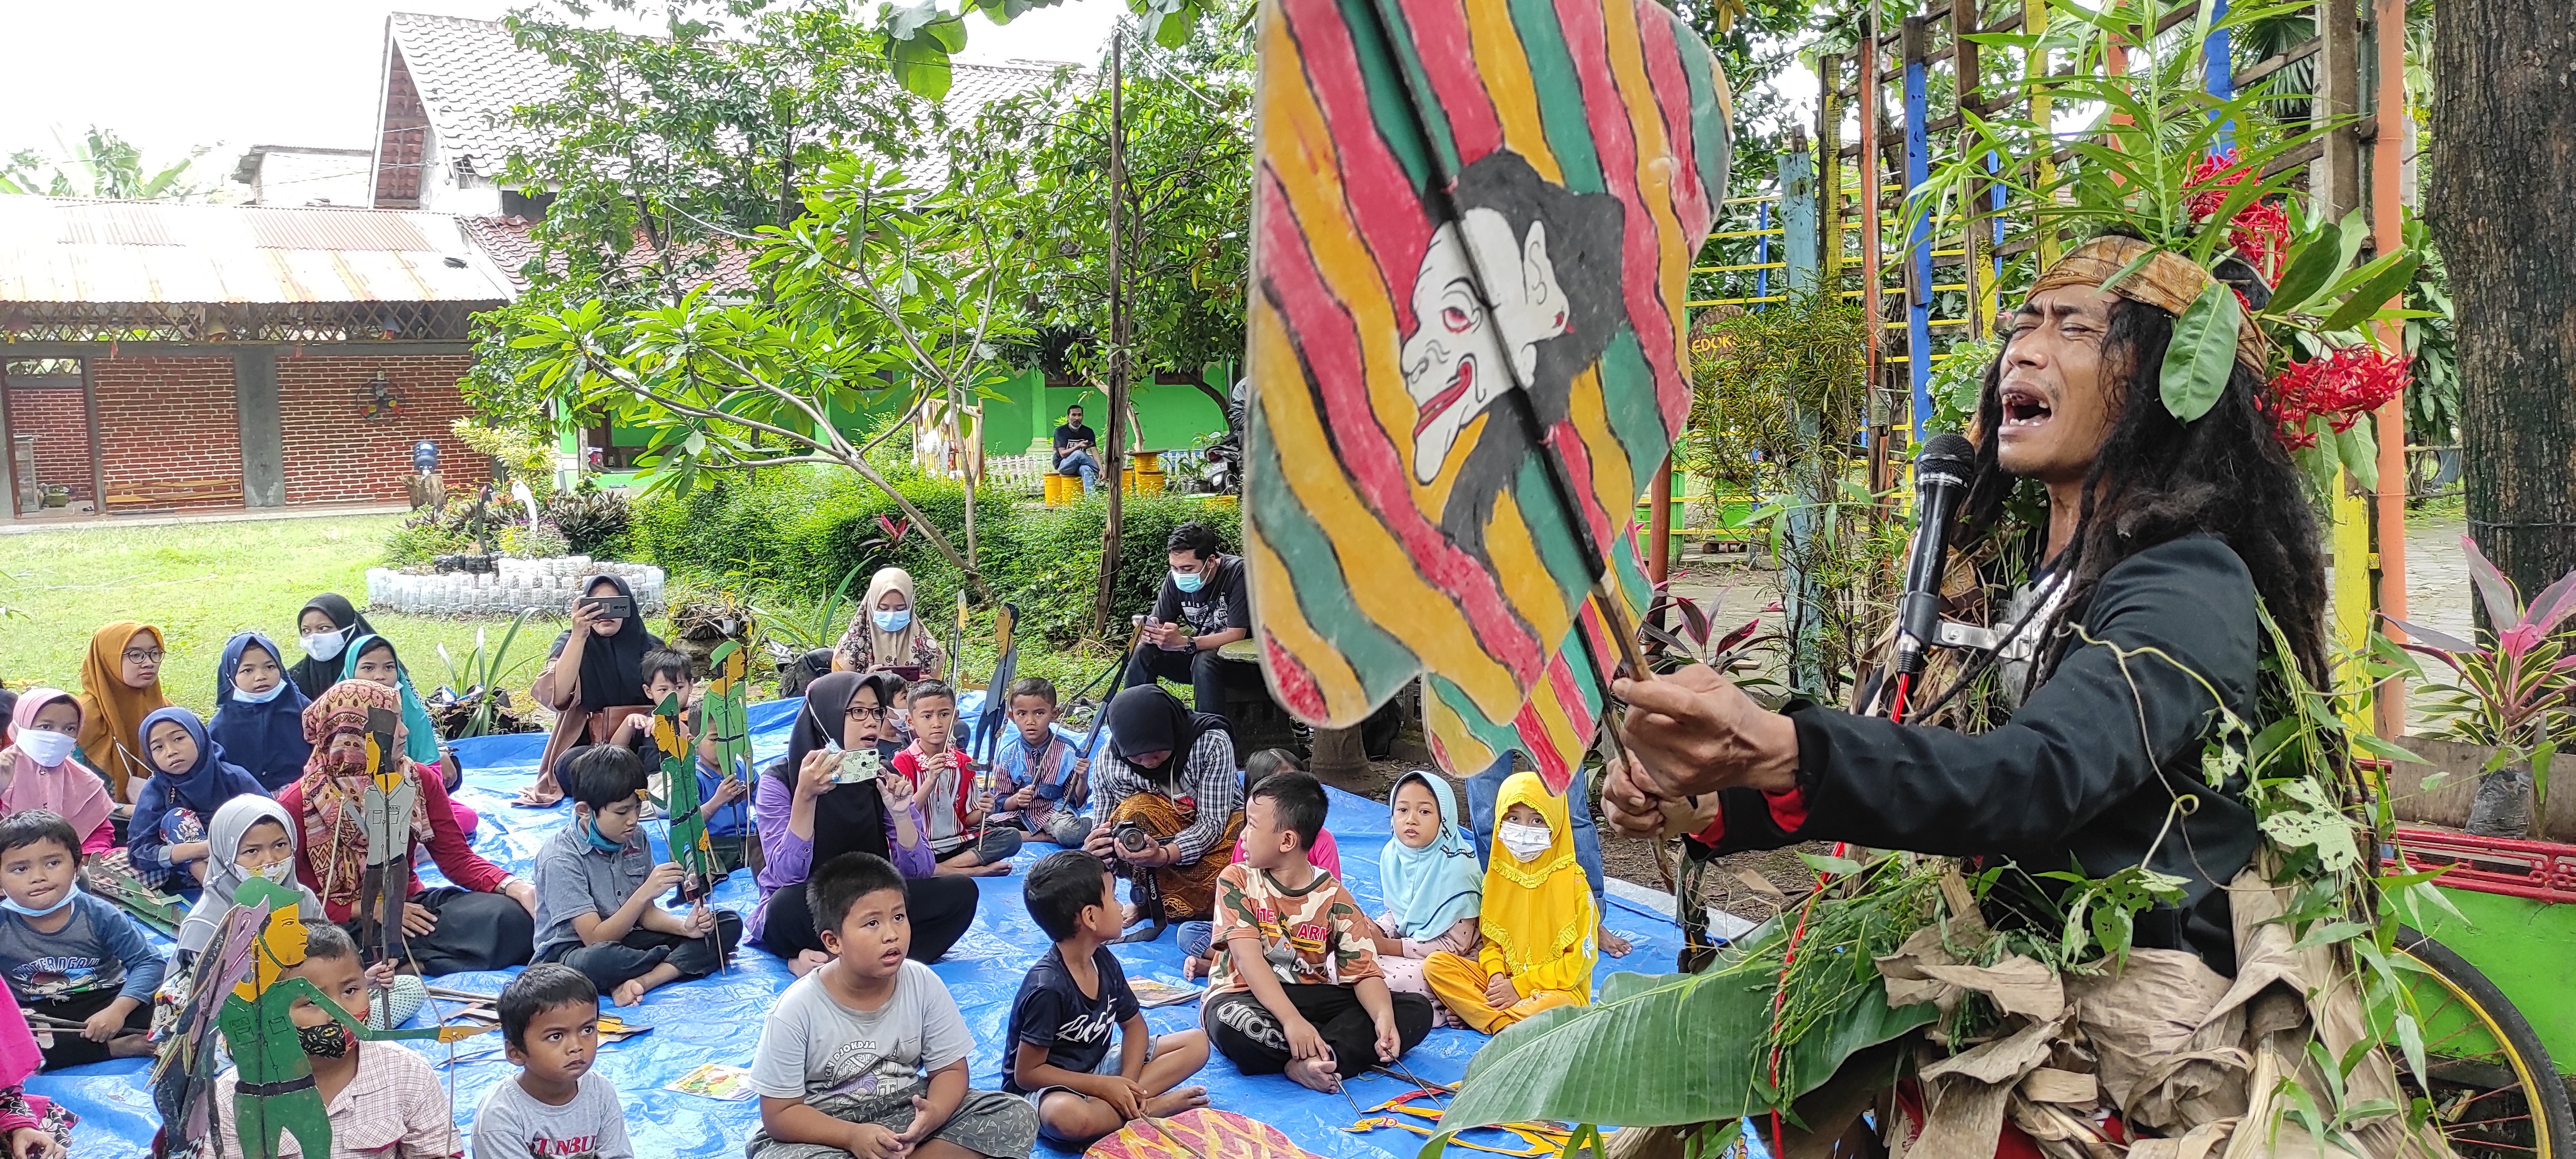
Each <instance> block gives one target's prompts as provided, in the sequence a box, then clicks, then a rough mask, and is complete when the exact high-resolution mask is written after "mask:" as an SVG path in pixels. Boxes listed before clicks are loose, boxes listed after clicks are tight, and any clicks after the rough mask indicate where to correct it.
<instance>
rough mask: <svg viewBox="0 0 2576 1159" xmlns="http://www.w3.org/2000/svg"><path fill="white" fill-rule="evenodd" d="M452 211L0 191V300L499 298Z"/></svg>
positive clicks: (504, 290)
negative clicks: (189, 202) (121, 198)
mask: <svg viewBox="0 0 2576 1159" xmlns="http://www.w3.org/2000/svg"><path fill="white" fill-rule="evenodd" d="M511 296H512V293H511V286H510V282H509V279H508V278H507V277H505V276H504V275H503V274H502V272H501V270H500V269H499V268H498V267H496V266H494V265H493V264H492V261H491V259H489V258H487V257H485V256H484V254H483V252H482V250H481V249H479V248H478V247H476V246H475V245H474V244H473V242H472V241H470V240H469V239H468V238H467V237H466V235H465V231H464V230H463V228H462V227H460V226H459V225H458V223H457V221H456V219H455V218H453V217H450V216H448V215H446V214H439V213H412V212H404V211H398V210H380V209H341V208H333V207H314V208H306V209H289V208H281V207H276V206H241V205H168V204H162V203H159V202H148V201H126V202H104V201H72V200H65V199H59V198H51V197H0V302H162V303H213V302H236V303H285V302H502V301H507V300H509V299H510V297H511Z"/></svg>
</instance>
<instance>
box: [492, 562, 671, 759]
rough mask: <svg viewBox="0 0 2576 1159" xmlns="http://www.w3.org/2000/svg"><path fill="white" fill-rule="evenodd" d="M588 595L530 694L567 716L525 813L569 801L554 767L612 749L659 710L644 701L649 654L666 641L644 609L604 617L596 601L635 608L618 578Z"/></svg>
mask: <svg viewBox="0 0 2576 1159" xmlns="http://www.w3.org/2000/svg"><path fill="white" fill-rule="evenodd" d="M581 590H582V594H581V595H578V596H575V597H573V601H572V606H571V607H570V608H569V609H567V610H568V611H569V612H570V613H571V614H572V627H570V628H567V629H565V630H564V632H563V634H562V635H560V636H557V637H555V646H554V650H553V651H552V652H549V653H547V655H546V667H545V670H544V671H542V672H539V673H537V679H536V684H535V686H534V687H532V688H531V689H529V691H530V692H531V693H532V694H534V695H535V696H536V698H537V703H539V704H543V705H545V706H546V707H548V708H551V709H553V710H555V711H556V712H558V713H561V714H562V715H561V716H558V717H556V718H555V731H554V735H552V736H549V737H547V738H546V751H545V753H544V755H543V756H541V757H539V758H538V760H537V779H536V783H534V784H531V785H529V786H528V787H527V788H526V789H523V790H521V791H520V793H519V799H518V800H517V801H515V802H512V803H513V804H516V805H520V806H523V807H526V808H545V807H547V806H550V805H553V804H554V803H555V802H557V801H561V800H563V788H562V787H561V786H560V785H558V784H557V783H556V782H555V765H556V763H557V762H559V761H561V760H562V759H563V756H564V754H565V753H566V752H569V751H571V750H572V749H574V748H576V747H579V746H581V745H586V744H606V743H608V741H609V739H610V738H611V737H613V736H615V735H616V733H617V725H618V722H619V721H622V720H624V719H625V718H626V717H628V716H632V715H635V714H636V713H638V712H646V713H649V712H651V711H652V702H651V701H648V700H646V699H645V698H644V654H645V653H647V652H653V651H658V650H660V649H661V648H662V641H661V639H660V638H659V637H657V636H655V635H653V634H652V633H651V632H647V631H645V630H644V620H643V617H642V615H641V614H640V613H641V609H640V608H639V609H635V610H636V611H637V612H638V613H639V614H637V615H631V616H608V615H604V614H602V613H603V612H604V611H605V610H606V609H603V608H601V607H599V606H598V605H596V604H593V603H590V602H589V601H591V600H595V599H599V598H602V597H608V596H622V597H624V598H625V600H626V602H627V606H628V607H629V608H634V604H635V590H634V589H633V588H630V587H627V586H626V581H625V580H623V579H619V578H618V577H616V576H613V575H601V576H593V577H591V579H590V582H588V583H586V584H583V585H582V589H581Z"/></svg>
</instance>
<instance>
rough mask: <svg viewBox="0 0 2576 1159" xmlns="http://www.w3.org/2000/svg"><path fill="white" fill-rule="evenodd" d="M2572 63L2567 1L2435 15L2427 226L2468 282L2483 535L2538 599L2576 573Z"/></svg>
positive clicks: (2465, 311)
mask: <svg viewBox="0 0 2576 1159" xmlns="http://www.w3.org/2000/svg"><path fill="white" fill-rule="evenodd" d="M2571 57H2576V22H2571V21H2569V20H2568V19H2567V11H2566V8H2565V5H2564V0H2447V2H2446V3H2443V4H2439V5H2436V6H2435V7H2434V10H2433V78H2434V100H2433V157H2432V167H2431V168H2432V176H2433V189H2432V196H2431V198H2430V199H2429V202H2428V204H2427V207H2426V214H2425V216H2426V219H2427V223H2428V224H2429V225H2430V226H2431V228H2432V233H2433V240H2434V242H2435V243H2436V244H2437V245H2439V246H2440V247H2441V251H2442V258H2443V261H2444V262H2445V263H2446V264H2447V265H2448V266H2449V267H2450V268H2451V269H2452V270H2454V271H2457V275H2458V276H2456V277H2454V278H2453V279H2452V282H2451V300H2452V302H2453V303H2454V304H2455V306H2456V313H2457V315H2458V338H2459V352H2460V404H2461V405H2460V443H2461V459H2462V460H2463V461H2464V462H2465V463H2466V464H2467V470H2466V476H2467V485H2468V507H2469V533H2470V534H2471V535H2473V536H2475V537H2476V538H2477V541H2478V545H2479V547H2481V548H2482V549H2484V550H2485V552H2486V554H2487V557H2488V558H2489V559H2492V560H2494V561H2495V564H2496V566H2497V567H2499V568H2502V569H2503V570H2504V573H2505V574H2506V575H2507V576H2510V577H2512V579H2513V581H2514V583H2515V584H2516V585H2518V586H2519V587H2521V589H2522V590H2523V592H2524V593H2526V594H2531V593H2537V592H2538V591H2540V589H2541V588H2542V587H2544V586H2546V585H2547V584H2549V583H2551V582H2552V581H2554V580H2556V579H2557V578H2558V577H2560V576H2562V575H2565V574H2567V573H2568V571H2570V570H2571V569H2576V487H2571V486H2570V485H2569V480H2571V479H2576V202H2571V201H2570V200H2569V199H2568V196H2567V191H2568V190H2569V189H2570V188H2576V148H2571V147H2570V146H2569V144H2568V141H2569V138H2568V136H2567V128H2566V127H2567V125H2569V124H2570V123H2571V122H2576V84H2570V83H2569V81H2568V74H2567V66H2566V62H2567V61H2568V60H2569V59H2570V58H2571ZM2480 618H2481V619H2483V618H2484V614H2483V612H2481V613H2480Z"/></svg>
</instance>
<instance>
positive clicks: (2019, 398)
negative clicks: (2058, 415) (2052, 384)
mask: <svg viewBox="0 0 2576 1159" xmlns="http://www.w3.org/2000/svg"><path fill="white" fill-rule="evenodd" d="M1996 397H1997V399H1998V401H2000V402H2001V403H2002V404H2003V408H2004V422H2003V425H2004V426H2005V427H2007V428H2010V427H2035V426H2038V425H2040V424H2042V423H2045V422H2047V421H2048V416H2049V413H2050V411H2049V406H2048V400H2047V399H2046V398H2043V397H2041V396H2040V393H2039V392H2038V391H2035V390H2032V389H2031V388H2029V387H2026V386H2007V387H2004V388H2003V389H2002V390H2001V391H1999V392H1997V395H1996Z"/></svg>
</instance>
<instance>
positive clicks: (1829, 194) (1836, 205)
mask: <svg viewBox="0 0 2576 1159" xmlns="http://www.w3.org/2000/svg"><path fill="white" fill-rule="evenodd" d="M1816 80H1817V83H1818V87H1819V89H1820V91H1821V94H1822V95H1821V96H1819V97H1818V98H1817V100H1816V190H1817V202H1816V210H1817V212H1816V249H1817V252H1818V253H1819V254H1821V255H1822V256H1823V258H1824V263H1823V272H1824V281H1823V282H1822V283H1821V284H1822V285H1823V286H1824V287H1825V288H1826V289H1827V290H1829V291H1833V292H1840V291H1841V290H1842V288H1843V283H1842V272H1843V102H1842V84H1843V58H1842V57H1840V56H1833V55H1828V56H1825V57H1823V58H1821V59H1819V60H1817V62H1816ZM1862 168H1864V169H1866V168H1868V166H1866V165H1864V166H1862Z"/></svg>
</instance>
